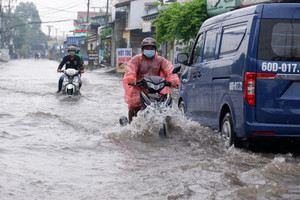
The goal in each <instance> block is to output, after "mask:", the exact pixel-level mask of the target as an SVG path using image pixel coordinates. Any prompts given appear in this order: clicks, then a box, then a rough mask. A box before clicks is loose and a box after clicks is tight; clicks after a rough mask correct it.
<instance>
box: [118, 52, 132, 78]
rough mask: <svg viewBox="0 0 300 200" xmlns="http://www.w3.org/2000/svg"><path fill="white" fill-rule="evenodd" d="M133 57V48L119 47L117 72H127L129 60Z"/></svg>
mask: <svg viewBox="0 0 300 200" xmlns="http://www.w3.org/2000/svg"><path fill="white" fill-rule="evenodd" d="M131 57H132V49H131V48H128V49H125V48H122V49H117V72H125V67H126V64H127V62H128V61H129V60H130V59H131Z"/></svg>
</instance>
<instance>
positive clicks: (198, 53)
mask: <svg viewBox="0 0 300 200" xmlns="http://www.w3.org/2000/svg"><path fill="white" fill-rule="evenodd" d="M202 46H203V34H201V35H200V36H199V37H198V40H197V43H196V46H195V48H194V51H193V64H194V63H200V62H201V52H202Z"/></svg>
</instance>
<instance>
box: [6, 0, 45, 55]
mask: <svg viewBox="0 0 300 200" xmlns="http://www.w3.org/2000/svg"><path fill="white" fill-rule="evenodd" d="M6 15H7V14H6ZM11 16H12V17H11V20H10V23H9V31H10V33H11V35H12V37H13V41H14V46H15V49H19V50H20V52H21V55H22V56H24V57H26V56H27V54H28V51H29V50H28V47H30V45H31V44H46V43H47V41H49V40H50V38H49V37H47V36H46V34H44V33H43V32H42V30H41V19H40V16H39V13H38V10H37V9H36V6H35V5H34V4H33V3H31V2H30V3H28V2H25V3H24V2H21V3H20V4H18V5H17V7H16V9H15V11H14V13H12V14H11Z"/></svg>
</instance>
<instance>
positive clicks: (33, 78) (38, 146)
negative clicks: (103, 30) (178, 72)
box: [0, 60, 300, 200]
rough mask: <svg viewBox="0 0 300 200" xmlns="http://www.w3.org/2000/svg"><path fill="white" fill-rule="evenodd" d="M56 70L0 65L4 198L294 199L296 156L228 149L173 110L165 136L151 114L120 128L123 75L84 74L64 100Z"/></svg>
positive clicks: (299, 166)
mask: <svg viewBox="0 0 300 200" xmlns="http://www.w3.org/2000/svg"><path fill="white" fill-rule="evenodd" d="M57 66H58V63H57V62H55V61H49V60H37V61H35V60H17V61H10V62H9V63H2V64H1V65H0V70H1V75H0V108H1V110H0V141H1V146H0V199H1V200H11V199H14V200H15V199H16V200H20V199H26V200H27V199H30V200H31V199H34V200H53V199H55V200H58V199H59V200H60V199H62V200H69V199H70V200H74V199H76V200H77V199H78V200H94V199H95V200H99V199H105V200H106V199H109V200H110V199H122V200H124V199H128V200H133V199H134V200H148V199H152V200H153V199H154V200H163V199H167V200H177V199H195V200H201V199H220V200H221V199H222V200H223V199H230V200H231V199H259V200H260V199H289V200H290V199H295V200H296V199H300V184H299V183H300V156H299V154H297V153H294V152H284V153H281V152H278V153H273V152H265V151H264V152H254V151H251V150H246V149H236V148H234V147H231V148H227V147H226V146H225V145H224V143H223V142H222V140H221V138H220V136H219V134H218V133H217V132H216V131H213V130H211V129H209V128H206V127H202V126H200V125H199V124H198V123H196V122H193V121H190V120H188V119H186V118H185V117H183V116H181V114H180V112H179V111H177V110H176V109H175V108H174V110H171V111H170V112H169V113H168V115H169V116H170V120H169V123H168V133H169V137H168V138H167V139H165V140H162V139H160V138H159V137H158V136H157V132H158V131H157V128H156V125H157V124H158V122H159V121H160V120H161V119H156V118H155V117H154V116H151V115H147V116H144V117H143V116H142V114H140V115H139V116H138V117H137V118H136V119H135V120H134V121H133V123H132V124H131V125H128V126H126V127H120V125H119V122H118V119H119V117H120V116H122V115H126V114H127V106H126V104H125V102H124V100H123V88H122V78H121V77H120V76H117V75H115V74H109V73H105V70H104V69H99V70H93V71H86V73H85V74H83V77H82V80H83V86H82V89H81V93H82V96H81V97H80V98H78V99H72V98H65V97H64V96H62V95H56V94H55V91H56V90H57V80H58V78H59V76H60V75H61V74H57V73H56V68H57ZM174 107H175V106H174Z"/></svg>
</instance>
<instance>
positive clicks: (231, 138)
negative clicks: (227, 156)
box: [221, 112, 243, 148]
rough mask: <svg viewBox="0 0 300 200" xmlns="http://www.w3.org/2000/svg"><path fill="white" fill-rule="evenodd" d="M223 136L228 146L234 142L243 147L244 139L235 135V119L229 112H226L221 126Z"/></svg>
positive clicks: (238, 146)
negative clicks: (233, 119)
mask: <svg viewBox="0 0 300 200" xmlns="http://www.w3.org/2000/svg"><path fill="white" fill-rule="evenodd" d="M221 136H222V138H223V139H224V140H225V143H226V145H227V146H228V147H230V146H231V145H232V144H234V146H235V147H237V148H241V147H243V143H242V141H241V140H239V139H237V138H236V137H235V134H234V129H233V121H232V117H231V114H230V113H229V112H228V113H226V115H225V116H224V118H223V121H222V126H221Z"/></svg>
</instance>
